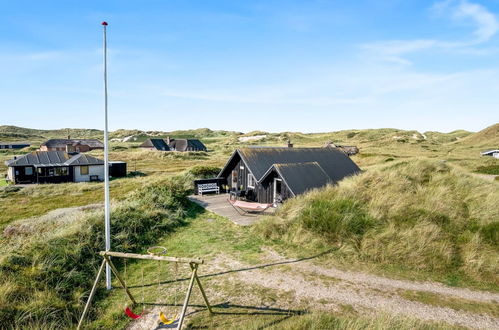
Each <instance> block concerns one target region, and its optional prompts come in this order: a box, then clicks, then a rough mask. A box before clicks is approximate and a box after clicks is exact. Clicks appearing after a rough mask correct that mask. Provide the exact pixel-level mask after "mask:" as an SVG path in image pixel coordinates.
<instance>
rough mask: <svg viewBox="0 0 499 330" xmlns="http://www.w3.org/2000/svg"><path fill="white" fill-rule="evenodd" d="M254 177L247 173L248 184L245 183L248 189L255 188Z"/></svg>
mask: <svg viewBox="0 0 499 330" xmlns="http://www.w3.org/2000/svg"><path fill="white" fill-rule="evenodd" d="M255 181H256V180H255V177H254V176H253V175H252V174H251V173H248V183H247V186H248V188H255V185H256V184H255V183H256V182H255Z"/></svg>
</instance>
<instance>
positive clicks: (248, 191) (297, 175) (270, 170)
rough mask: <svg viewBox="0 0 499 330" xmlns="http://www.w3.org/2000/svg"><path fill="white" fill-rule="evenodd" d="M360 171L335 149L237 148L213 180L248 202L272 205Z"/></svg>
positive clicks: (334, 182)
mask: <svg viewBox="0 0 499 330" xmlns="http://www.w3.org/2000/svg"><path fill="white" fill-rule="evenodd" d="M359 172H360V169H359V167H358V166H357V165H356V164H355V163H354V162H353V161H352V160H351V159H350V158H349V157H348V156H347V155H346V154H345V153H344V152H342V151H339V150H338V149H335V148H292V147H290V148H269V147H253V148H242V149H237V150H236V151H235V152H234V153H233V154H232V156H231V157H230V159H229V160H228V161H227V163H226V165H225V166H224V168H223V169H222V171H221V172H220V174H219V175H218V177H217V178H216V179H213V180H214V182H218V183H219V182H220V179H223V180H222V181H221V182H222V185H223V186H225V187H227V188H228V189H229V190H231V191H236V192H243V194H240V195H244V197H245V198H246V199H248V200H252V201H256V202H259V203H274V204H275V203H278V202H281V201H283V200H285V199H287V198H289V197H293V196H296V195H299V194H302V193H304V192H306V191H308V190H310V189H314V188H319V187H323V186H325V185H327V184H336V183H337V182H338V181H340V180H341V179H343V178H345V177H347V176H351V175H354V174H357V173H359ZM219 184H220V183H219Z"/></svg>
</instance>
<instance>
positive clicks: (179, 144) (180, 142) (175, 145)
mask: <svg viewBox="0 0 499 330" xmlns="http://www.w3.org/2000/svg"><path fill="white" fill-rule="evenodd" d="M170 148H171V149H175V150H176V151H187V150H191V149H192V150H201V151H206V146H205V145H204V144H203V142H201V141H199V140H198V139H174V140H171V141H170Z"/></svg>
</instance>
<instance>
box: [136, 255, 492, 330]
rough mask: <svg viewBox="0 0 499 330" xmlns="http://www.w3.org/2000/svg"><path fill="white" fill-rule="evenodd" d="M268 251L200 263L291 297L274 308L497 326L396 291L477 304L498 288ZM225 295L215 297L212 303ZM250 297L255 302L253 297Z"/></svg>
mask: <svg viewBox="0 0 499 330" xmlns="http://www.w3.org/2000/svg"><path fill="white" fill-rule="evenodd" d="M266 256H267V258H266V259H267V260H268V263H266V264H262V265H257V266H252V265H247V264H244V263H242V262H240V261H238V260H235V259H233V258H231V257H228V256H225V255H221V256H219V257H217V258H216V259H215V260H212V261H210V262H208V263H207V264H206V265H203V269H202V276H203V278H210V280H216V281H218V280H220V281H222V280H229V281H235V282H237V283H241V284H242V283H244V284H246V285H247V286H248V287H255V286H257V287H260V288H261V287H263V288H268V289H272V290H277V291H279V292H284V293H286V296H287V297H290V298H289V299H286V301H277V302H276V303H275V305H274V306H272V307H277V308H283V309H286V308H293V306H303V305H304V304H306V308H307V309H310V310H323V311H339V310H341V308H342V306H345V305H348V306H351V307H352V308H354V309H355V310H357V311H358V312H359V313H363V314H373V313H380V312H382V313H389V314H394V315H400V316H402V317H410V318H418V319H421V320H425V321H436V322H446V323H449V324H453V325H458V326H463V327H467V328H472V329H499V319H498V318H494V317H492V316H490V315H486V314H475V313H471V312H467V311H462V310H454V309H452V308H449V307H444V306H433V305H427V304H424V303H421V302H417V301H411V300H407V299H404V298H402V297H401V296H399V295H398V293H397V291H398V290H413V291H421V292H431V293H435V294H438V295H442V296H448V297H454V298H460V299H466V300H471V301H476V302H477V303H480V302H483V303H490V302H492V303H494V302H495V303H497V302H499V294H497V293H491V292H485V291H474V290H470V289H465V288H451V287H446V286H444V285H442V284H439V283H433V282H412V281H404V280H393V279H390V278H386V277H381V276H376V275H372V274H367V273H362V272H351V271H343V270H339V269H337V268H333V267H322V266H318V265H315V264H313V263H312V262H310V261H307V260H302V261H300V260H294V259H286V258H283V257H282V256H280V255H279V254H277V253H275V252H274V251H272V250H266ZM203 278H202V281H203ZM208 296H210V294H208ZM223 299H224V298H223V297H216V302H219V301H220V300H223ZM226 299H230V300H232V301H246V302H247V300H248V297H237V296H234V295H229V293H227V297H226ZM252 299H255V300H254V301H255V302H256V301H259V300H258V299H257V298H256V297H252ZM212 302H215V301H214V300H212ZM216 302H215V303H216ZM189 311H191V312H192V311H193V309H191V308H190V309H189ZM157 312H158V310H153V311H151V312H150V313H148V314H147V315H145V316H144V317H143V318H142V319H141V320H139V321H137V322H134V323H132V324H131V325H130V327H129V329H157V328H158V327H157Z"/></svg>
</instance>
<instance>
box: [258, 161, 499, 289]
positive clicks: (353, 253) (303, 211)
mask: <svg viewBox="0 0 499 330" xmlns="http://www.w3.org/2000/svg"><path fill="white" fill-rule="evenodd" d="M498 188H499V186H498V184H497V183H496V182H485V181H484V180H481V179H477V178H473V177H471V176H469V175H467V174H466V173H464V172H462V171H460V170H459V169H455V168H453V167H452V166H450V165H448V164H446V163H443V162H439V161H432V160H417V161H399V162H396V163H395V164H390V165H385V166H383V167H381V166H380V167H378V168H373V169H371V170H370V171H368V172H366V173H363V174H361V175H359V176H357V177H353V178H349V179H347V180H344V181H343V182H341V183H340V185H339V186H338V187H328V188H325V189H321V190H317V191H314V192H311V193H310V194H308V195H305V196H301V197H299V198H295V199H293V200H290V201H289V202H287V203H285V204H284V206H283V208H282V209H281V210H279V212H278V214H277V216H276V217H268V218H266V219H265V220H264V221H262V222H260V223H259V224H257V226H255V231H256V232H257V233H258V234H260V235H261V236H262V237H264V238H266V239H271V240H276V241H278V240H280V241H283V242H286V243H287V244H289V245H290V246H293V245H294V246H299V248H300V249H303V248H307V247H308V249H311V250H315V249H318V248H326V247H328V246H332V245H334V246H340V248H339V250H338V252H337V253H336V257H337V258H339V259H343V260H345V262H358V263H365V264H370V265H376V266H377V267H379V268H380V269H383V270H384V271H397V272H406V273H409V274H420V275H421V274H425V275H428V274H431V276H432V277H433V278H436V279H438V280H440V281H444V282H446V283H447V284H451V285H463V284H466V285H473V286H477V287H486V288H489V289H493V290H498V288H499V276H498V274H499V253H498V252H499V246H498V245H497V242H498V241H499V240H498V235H499V234H498V233H499V209H497V205H499V189H498Z"/></svg>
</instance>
